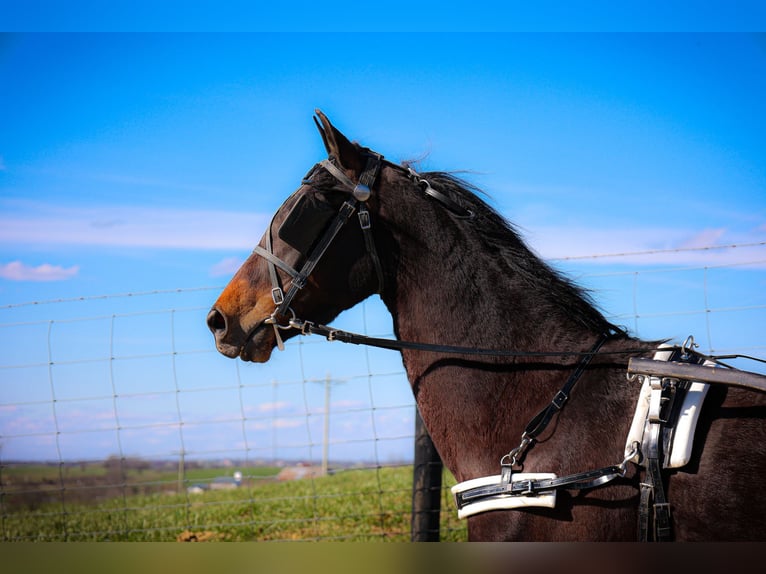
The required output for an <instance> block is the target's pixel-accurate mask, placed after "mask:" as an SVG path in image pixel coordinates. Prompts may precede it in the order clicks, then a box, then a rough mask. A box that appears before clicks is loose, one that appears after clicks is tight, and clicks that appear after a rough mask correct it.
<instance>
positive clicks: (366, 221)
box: [357, 209, 372, 229]
mask: <svg viewBox="0 0 766 574" xmlns="http://www.w3.org/2000/svg"><path fill="white" fill-rule="evenodd" d="M357 215H358V216H359V225H361V226H362V229H370V228H371V227H372V221H371V220H370V212H369V211H367V210H366V209H360V210H359V213H357Z"/></svg>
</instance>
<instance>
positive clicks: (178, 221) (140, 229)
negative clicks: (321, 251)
mask: <svg viewBox="0 0 766 574" xmlns="http://www.w3.org/2000/svg"><path fill="white" fill-rule="evenodd" d="M11 207H13V209H4V210H3V212H2V213H0V244H10V245H20V244H21V245H24V244H26V245H51V244H56V245H61V244H64V245H93V246H114V247H147V248H177V249H250V248H252V247H253V245H255V243H256V242H257V241H258V240H259V239H260V236H261V234H262V233H263V230H264V229H265V228H266V225H267V224H268V222H269V220H270V217H271V216H270V215H264V214H260V213H248V212H242V211H222V210H203V209H197V210H194V209H175V208H167V207H162V208H148V207H129V206H101V207H66V206H60V205H58V206H57V205H47V204H39V203H25V204H24V205H22V206H18V205H16V206H11ZM19 207H21V209H20V208H19Z"/></svg>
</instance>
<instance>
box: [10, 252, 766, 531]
mask: <svg viewBox="0 0 766 574" xmlns="http://www.w3.org/2000/svg"><path fill="white" fill-rule="evenodd" d="M764 245H765V244H763V243H761V244H754V245H749V246H747V247H748V249H749V251H748V257H747V258H746V259H742V258H740V259H739V260H737V261H736V262H730V263H718V264H715V265H694V264H691V265H686V266H681V265H666V264H662V265H654V266H652V265H648V264H642V265H640V266H638V265H636V266H635V267H633V266H631V268H628V267H627V264H628V263H629V262H630V261H629V258H630V256H631V255H630V254H623V255H622V256H620V257H616V256H611V257H613V258H615V260H616V261H617V262H616V263H615V265H613V266H611V267H610V266H606V265H601V264H600V265H599V266H594V265H593V264H590V263H588V262H582V261H579V260H578V261H575V260H573V258H571V259H561V260H558V261H557V264H558V265H560V266H561V267H563V268H564V270H565V271H567V272H568V273H569V274H570V275H573V276H574V277H575V279H576V280H577V281H579V282H580V283H582V284H585V285H586V286H588V287H590V288H591V289H592V290H593V291H594V298H595V299H597V300H598V301H599V304H600V306H601V307H602V308H603V309H604V310H605V312H606V314H607V316H608V317H609V318H610V320H612V321H613V322H616V323H618V324H623V325H625V326H627V327H628V328H629V329H630V330H631V331H633V332H634V333H635V334H637V335H639V336H642V337H644V338H670V339H674V340H683V339H684V338H685V337H686V336H687V335H689V334H692V335H694V336H695V340H696V341H697V343H699V344H700V346H701V350H702V351H704V352H708V353H718V354H720V353H725V354H731V353H742V354H749V355H760V356H763V355H766V335H764V332H763V328H762V326H763V325H764V324H766V288H765V287H766V257H762V255H763V250H764ZM740 247H741V246H740ZM727 249H728V250H729V251H730V250H733V249H735V247H732V246H727ZM740 251H742V249H740ZM642 255H646V254H642ZM759 255H761V256H759ZM594 257H596V256H594ZM221 288H222V286H214V287H201V288H195V289H177V290H171V291H153V292H146V293H124V294H118V295H103V296H95V297H91V296H84V297H78V298H69V299H59V300H56V301H36V302H28V303H18V304H9V305H6V306H3V307H0V337H2V339H1V340H2V343H3V344H2V350H0V532H2V535H1V536H2V540H4V541H26V540H65V541H69V540H293V539H303V540H305V539H309V540H317V539H321V540H327V539H330V540H337V539H340V540H370V539H373V540H378V539H384V540H408V539H409V536H410V515H411V497H412V452H413V438H414V429H415V414H416V411H415V405H414V401H413V398H412V395H411V392H410V389H409V385H408V382H407V379H406V376H405V373H404V370H403V368H402V364H401V360H400V358H399V355H398V354H397V353H395V352H391V351H386V350H379V349H370V348H363V347H357V346H353V345H342V344H340V343H329V342H327V341H324V340H322V339H315V338H306V337H297V338H295V339H292V340H290V341H289V342H288V343H287V348H286V350H285V352H283V353H276V354H275V355H274V357H273V359H272V360H271V361H270V362H269V363H266V364H263V365H251V364H243V363H241V362H240V361H231V360H228V359H226V358H224V357H222V356H221V355H219V354H218V353H217V352H216V351H215V350H214V347H213V343H212V338H211V336H210V334H209V332H208V331H207V328H206V326H205V315H206V313H207V311H208V309H209V307H210V304H211V303H212V301H213V300H214V299H215V297H216V296H217V293H218V292H219V291H220V289H221ZM334 325H336V326H338V328H342V329H345V330H349V331H356V332H361V333H364V334H367V335H371V336H377V337H381V336H383V337H392V336H393V335H392V328H391V322H390V317H388V315H387V314H386V312H385V309H384V308H383V306H382V304H380V302H379V301H377V300H369V301H367V302H365V303H363V304H361V305H359V306H357V307H356V308H354V309H353V310H350V311H348V312H346V313H344V314H343V315H341V317H339V319H338V320H337V321H336V322H335V323H334ZM734 363H735V366H739V367H741V368H745V369H747V370H754V371H759V372H763V370H764V369H763V368H762V367H763V365H762V364H760V363H752V362H737V361H734ZM452 484H454V481H453V480H452V478H451V476H450V475H449V473H448V472H445V476H444V481H443V492H442V508H443V512H442V518H441V538H442V539H443V540H462V539H465V525H464V523H462V522H460V521H458V520H457V518H456V517H455V512H454V509H453V508H452V502H451V499H450V496H449V492H448V489H449V487H450V486H451V485H452Z"/></svg>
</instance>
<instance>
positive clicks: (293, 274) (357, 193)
mask: <svg viewBox="0 0 766 574" xmlns="http://www.w3.org/2000/svg"><path fill="white" fill-rule="evenodd" d="M382 164H383V156H381V155H380V154H377V153H375V152H369V153H368V155H367V162H366V165H365V168H364V171H363V172H362V174H361V175H360V176H359V181H358V182H354V181H353V180H352V179H351V178H349V177H348V176H347V175H346V174H345V173H344V172H343V171H342V170H341V169H340V168H338V167H337V166H336V165H335V164H334V163H333V162H332V160H331V158H328V159H326V160H323V161H321V162H319V163H318V164H317V165H316V166H314V168H313V169H312V170H311V172H310V174H311V173H314V171H316V169H317V168H318V167H321V168H324V169H325V170H327V171H328V172H329V173H330V174H331V175H332V176H333V177H334V178H335V179H336V180H337V181H338V182H339V183H340V184H341V186H342V187H343V188H345V189H346V190H349V191H350V192H351V197H349V198H348V199H346V200H345V201H344V202H343V204H342V205H341V206H340V209H339V210H338V213H337V214H336V215H335V217H334V219H333V220H332V222H331V223H330V225H329V226H327V228H326V229H325V230H324V232H323V233H322V235H321V236H320V238H319V240H318V241H317V242H316V244H315V246H314V247H313V248H312V249H311V252H310V253H309V254H308V255H307V256H306V259H305V261H304V262H303V265H302V266H301V268H300V271H298V270H296V269H295V268H294V267H293V266H292V265H290V264H289V263H287V262H286V261H284V259H281V258H279V257H277V256H276V255H275V254H274V250H273V246H272V237H271V233H272V224H273V219H272V222H271V223H270V224H269V227H268V230H267V232H266V246H265V247H261V246H260V245H257V246H256V247H255V249H254V250H253V253H255V254H257V255H260V256H261V257H263V258H264V259H266V262H267V263H268V268H269V277H270V279H271V285H272V289H271V298H272V300H273V301H274V305H275V309H274V311H273V313H272V314H271V316H269V317H268V318H267V319H266V320H265V321H264V323H266V324H270V325H272V326H273V328H274V334H275V335H276V340H277V346H278V347H279V349H280V350H283V349H284V343H283V341H282V337H281V335H280V333H279V331H280V330H281V329H290V328H292V326H291V324H290V323H289V322H288V323H287V324H281V323H280V318H284V317H288V316H291V317H292V319H295V312H294V311H293V310H292V308H291V307H290V304H291V303H292V302H293V299H295V296H296V295H297V294H298V292H299V291H300V290H301V289H303V287H305V285H306V282H307V281H308V278H309V276H310V275H311V273H312V272H313V271H314V268H315V267H316V266H317V264H318V263H319V261H320V260H321V259H322V256H323V255H324V254H325V252H326V251H327V249H328V248H329V247H330V244H331V243H332V242H333V240H334V239H335V237H336V236H337V235H338V233H339V232H340V231H341V229H343V227H344V225H345V224H346V222H347V221H348V220H349V219H350V218H351V216H352V215H353V214H354V212H357V215H358V217H359V225H360V227H361V229H362V234H363V235H364V241H365V244H366V247H367V252H368V253H369V255H370V257H371V259H372V261H373V265H374V267H375V272H376V274H377V277H378V293H382V291H383V285H384V278H383V267H382V266H381V264H380V258H379V257H378V253H377V250H376V249H375V241H374V239H373V237H372V220H371V218H370V212H369V210H368V209H367V201H369V199H370V197H372V188H373V186H374V185H375V181H376V179H377V177H378V174H379V172H380V168H381V165H382ZM310 183H311V179H310V178H309V177H307V178H304V180H303V185H306V184H310ZM277 267H278V268H279V269H281V270H282V271H284V272H285V273H287V275H289V276H290V278H291V281H290V286H289V288H288V289H287V292H286V293H285V291H284V289H283V288H282V283H281V282H280V279H279V274H278V273H277Z"/></svg>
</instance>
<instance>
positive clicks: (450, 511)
mask: <svg viewBox="0 0 766 574" xmlns="http://www.w3.org/2000/svg"><path fill="white" fill-rule="evenodd" d="M54 470H55V472H56V474H57V475H58V474H59V473H61V474H63V473H64V472H66V474H67V476H66V478H65V482H64V484H66V485H67V487H66V488H64V489H62V488H61V486H60V485H61V484H62V480H61V477H60V476H59V477H58V479H57V480H52V479H51V477H50V475H51V473H52V472H53V471H52V470H51V467H39V468H34V467H24V468H23V469H21V468H18V469H11V470H10V471H9V470H8V469H6V470H5V471H4V475H3V479H4V481H3V497H2V500H3V504H2V514H1V515H0V518H1V519H2V522H1V524H0V526H1V528H2V539H3V541H253V540H259V541H266V540H353V541H373V540H389V541H408V540H409V539H410V512H411V504H412V467H411V466H402V467H383V468H373V469H358V470H357V469H349V470H343V471H339V472H337V473H334V474H331V475H328V476H322V477H316V478H305V479H301V480H293V481H277V480H275V479H274V474H275V471H276V470H277V469H274V468H261V469H250V468H249V469H247V472H246V473H245V475H246V476H245V479H244V480H243V485H242V486H241V487H240V488H237V489H232V490H208V491H206V492H203V493H200V494H189V493H187V492H186V491H185V488H181V489H180V491H179V489H178V488H177V487H178V483H177V479H176V478H175V477H174V475H173V473H172V472H167V471H166V472H164V473H163V472H159V471H156V470H151V469H145V470H142V471H141V472H138V471H131V473H130V475H129V476H127V477H125V480H123V481H121V484H120V485H118V486H116V485H114V484H112V485H111V486H109V488H108V489H106V487H103V486H97V485H98V484H100V483H102V482H103V481H104V478H105V476H106V475H107V474H108V469H101V470H99V469H98V468H88V467H82V468H78V467H71V468H66V469H63V470H62V469H55V467H54ZM224 472H228V473H229V474H230V473H231V470H230V469H228V470H227V471H223V470H222V469H193V470H189V471H188V472H187V473H186V475H185V477H184V484H185V485H188V484H194V483H196V482H203V481H206V480H210V479H212V478H214V477H216V476H222V475H223V474H224ZM22 473H25V474H22ZM20 484H23V485H25V488H26V489H27V493H29V489H30V488H31V485H32V484H36V485H37V487H36V488H38V489H46V488H47V489H48V490H47V491H45V492H46V494H45V497H44V498H42V499H41V498H39V497H38V498H36V499H34V503H29V504H25V505H21V504H17V505H15V506H14V505H13V504H12V502H13V499H14V497H15V496H17V495H18V486H17V492H16V493H14V490H13V488H12V487H13V485H20ZM452 484H454V480H453V479H452V477H451V476H450V475H449V473H445V476H444V487H445V490H444V493H443V495H442V509H443V510H442V513H441V529H440V532H441V539H442V540H450V541H460V540H465V538H466V532H465V524H464V522H463V521H459V520H458V519H457V516H456V512H455V509H454V505H453V503H452V501H451V497H450V496H449V492H448V490H447V488H448V487H449V486H451V485H452ZM9 485H10V486H9ZM78 485H79V486H78ZM149 487H151V488H149ZM98 489H103V493H102V495H101V496H98V495H97V496H92V497H91V499H90V500H85V499H84V498H83V496H78V495H77V494H78V492H79V493H80V494H81V493H83V492H85V493H88V494H91V495H93V494H94V492H95V493H96V494H97V491H98ZM107 493H108V496H107Z"/></svg>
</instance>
